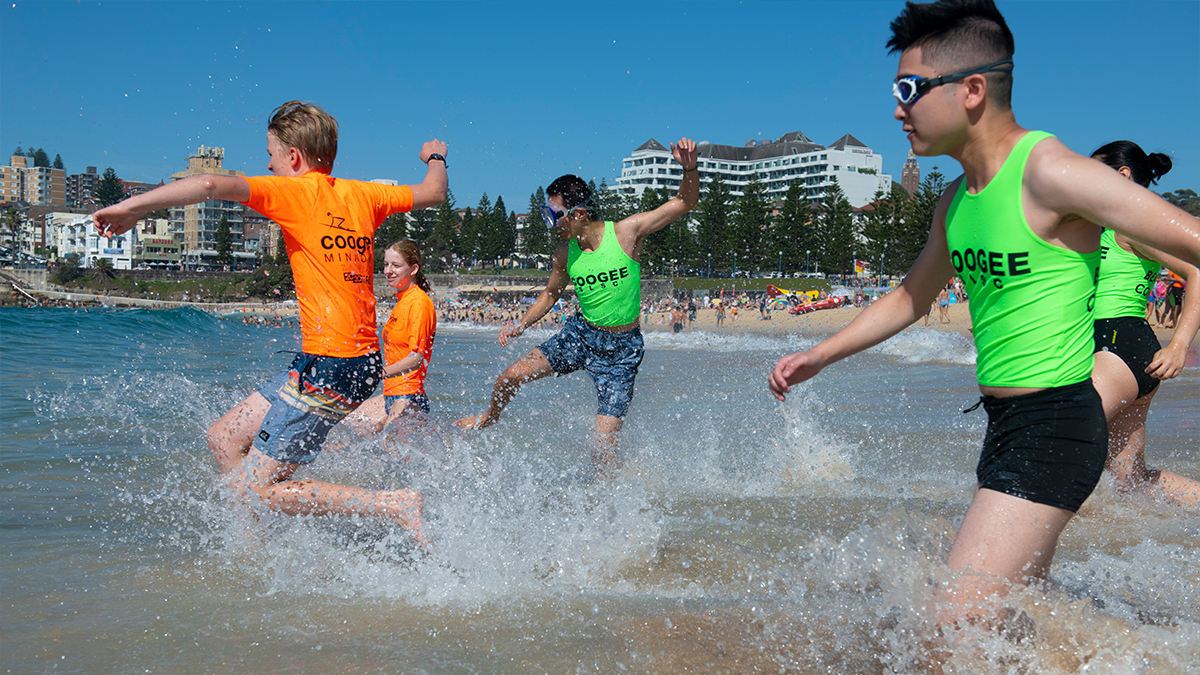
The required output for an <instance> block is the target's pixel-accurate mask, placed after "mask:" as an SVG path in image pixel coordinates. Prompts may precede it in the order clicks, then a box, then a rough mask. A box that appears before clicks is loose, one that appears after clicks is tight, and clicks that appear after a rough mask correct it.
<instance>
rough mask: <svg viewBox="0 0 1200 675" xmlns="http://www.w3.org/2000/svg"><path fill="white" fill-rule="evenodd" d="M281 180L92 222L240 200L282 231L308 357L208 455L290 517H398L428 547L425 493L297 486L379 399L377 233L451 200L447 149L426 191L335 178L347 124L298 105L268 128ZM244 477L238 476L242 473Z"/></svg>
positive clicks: (111, 226) (154, 202)
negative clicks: (389, 222)
mask: <svg viewBox="0 0 1200 675" xmlns="http://www.w3.org/2000/svg"><path fill="white" fill-rule="evenodd" d="M267 153H268V154H269V155H270V161H269V162H268V164H267V170H268V171H270V172H271V174H272V175H271V176H259V177H252V178H243V177H240V176H217V175H200V176H192V177H189V178H184V179H182V180H179V181H176V182H174V183H171V184H169V185H165V186H163V187H160V188H158V189H156V190H152V191H150V192H147V193H145V194H141V195H138V196H136V197H133V198H131V199H128V200H125V201H123V202H121V203H119V204H115V205H113V206H109V207H107V208H104V209H101V210H99V211H97V212H96V213H95V214H94V215H93V219H94V221H95V225H96V230H97V232H99V233H100V235H101V236H110V237H111V236H116V235H119V234H122V233H124V232H127V231H128V230H130V229H132V228H133V226H134V225H135V224H136V223H137V221H138V219H139V218H141V217H142V216H143V215H145V214H146V213H148V212H150V211H154V210H156V209H161V208H168V207H172V206H183V205H187V204H197V203H200V202H204V201H207V200H210V199H226V200H230V201H237V202H241V203H243V204H246V205H247V206H249V207H251V208H253V209H254V210H256V211H258V212H259V213H262V214H263V215H265V216H267V217H269V218H271V219H272V220H274V221H275V222H277V223H279V225H280V227H281V229H282V230H283V237H284V243H285V245H286V246H287V252H288V260H289V262H290V263H291V266H292V273H293V276H294V277H295V280H296V297H297V299H298V300H299V303H300V327H301V333H302V336H303V341H302V345H303V346H302V349H303V353H301V354H300V355H299V356H297V357H296V359H295V360H294V361H293V362H292V365H291V367H290V368H289V369H288V370H287V371H286V372H284V373H280V374H279V375H278V376H276V377H275V378H273V379H271V380H269V381H268V382H267V383H266V384H264V385H263V386H262V387H261V388H260V389H259V390H258V391H256V392H254V393H252V394H250V395H249V396H247V397H246V398H245V400H243V401H242V402H241V403H239V404H238V405H237V406H235V407H234V408H233V409H232V410H230V411H229V412H228V413H226V414H225V416H224V417H222V418H221V419H219V420H217V422H216V423H214V424H213V425H212V426H211V427H209V430H208V445H209V448H210V449H211V450H212V452H213V455H214V457H216V460H217V463H218V464H219V465H220V468H221V471H222V473H226V474H234V475H233V476H232V478H233V484H234V486H235V487H236V488H238V489H239V490H248V491H250V492H253V493H255V494H257V495H258V496H259V497H260V498H262V499H263V501H265V502H266V503H267V505H268V506H269V507H270V508H272V509H275V510H278V511H282V512H284V513H288V514H293V515H299V514H315V515H323V514H327V513H338V514H359V515H374V516H382V517H386V518H390V519H392V520H394V521H396V522H397V523H399V524H400V526H401V527H404V528H405V529H407V530H409V531H410V532H411V533H412V535H413V536H414V538H416V539H417V540H418V541H420V542H422V543H425V542H426V539H425V537H424V535H423V534H422V532H421V504H422V499H421V495H419V494H417V493H416V492H414V491H413V490H367V489H364V488H354V487H348V486H343V485H334V484H331V483H325V482H322V481H315V480H290V478H291V476H292V474H293V473H295V471H296V470H297V469H298V468H300V466H302V465H304V464H308V463H310V462H312V461H313V460H315V459H316V457H317V455H318V454H319V453H320V448H321V444H322V443H323V442H324V440H325V437H326V435H328V433H329V430H330V429H331V428H333V426H334V425H336V424H337V423H338V421H340V420H341V419H342V418H344V417H345V416H346V415H347V414H348V413H350V412H351V411H353V410H354V409H355V408H357V407H358V406H359V405H360V404H361V403H362V402H363V401H365V400H366V399H367V398H368V397H369V396H370V395H371V393H372V392H373V391H374V390H375V386H376V384H378V382H379V380H380V379H381V377H382V360H381V358H380V355H379V340H378V337H377V336H376V329H375V293H374V278H373V274H372V273H373V265H374V248H373V240H374V235H375V230H376V229H377V228H378V227H379V225H380V223H382V222H383V220H384V219H385V218H387V217H388V216H389V215H391V214H393V213H399V212H405V211H409V210H411V209H414V208H418V209H420V208H427V207H430V206H435V205H437V204H441V203H442V202H443V201H445V198H446V189H447V183H448V180H447V176H446V158H445V154H446V144H445V143H442V142H441V141H437V140H433V141H429V142H427V143H425V144H424V146H423V147H422V148H421V160H422V161H423V162H425V163H426V164H427V165H428V167H429V168H428V170H427V173H426V175H425V179H424V181H422V182H421V183H420V184H419V185H412V186H388V185H380V184H376V183H365V182H360V181H350V180H342V179H337V178H333V177H332V176H330V173H331V171H332V170H333V162H334V159H335V158H336V157H337V121H336V120H334V119H333V117H331V116H330V115H329V114H328V113H326V112H325V111H324V110H321V109H320V108H319V107H317V106H315V105H312V104H308V103H302V102H300V101H289V102H287V103H284V104H283V105H281V106H280V107H278V108H276V109H275V111H274V112H273V113H272V116H271V121H270V123H269V124H268V125H267ZM235 470H240V471H237V473H236V474H235Z"/></svg>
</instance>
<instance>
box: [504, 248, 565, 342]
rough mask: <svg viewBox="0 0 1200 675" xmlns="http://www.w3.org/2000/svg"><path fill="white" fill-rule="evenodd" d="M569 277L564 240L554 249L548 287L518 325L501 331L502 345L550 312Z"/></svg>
mask: <svg viewBox="0 0 1200 675" xmlns="http://www.w3.org/2000/svg"><path fill="white" fill-rule="evenodd" d="M567 279H568V277H567V243H566V242H563V243H561V244H559V245H558V248H556V249H554V259H553V267H552V268H551V270H550V279H549V280H548V281H547V282H546V288H545V289H544V290H543V291H542V294H541V295H539V296H538V299H537V301H536V302H534V303H533V305H532V306H531V307H530V308H529V311H527V312H525V316H523V317H521V320H520V321H518V322H517V323H516V325H514V326H505V327H504V329H503V330H501V331H500V338H499V339H500V345H501V346H503V347H507V346H508V340H509V338H515V337H518V336H519V335H521V333H524V332H525V329H526V328H528V327H530V326H532V325H533V324H535V323H537V322H538V321H539V320H541V318H542V317H543V316H546V312H549V311H550V309H551V308H552V307H554V303H556V302H558V299H559V298H561V297H562V294H563V290H564V289H565V288H566V287H567Z"/></svg>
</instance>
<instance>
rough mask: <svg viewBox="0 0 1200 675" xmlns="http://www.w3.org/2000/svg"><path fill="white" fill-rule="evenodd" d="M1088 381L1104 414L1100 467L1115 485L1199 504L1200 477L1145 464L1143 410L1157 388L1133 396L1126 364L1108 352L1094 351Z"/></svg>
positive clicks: (1133, 381)
mask: <svg viewBox="0 0 1200 675" xmlns="http://www.w3.org/2000/svg"><path fill="white" fill-rule="evenodd" d="M1092 381H1093V382H1094V383H1095V385H1096V391H1098V392H1100V399H1101V400H1102V401H1103V402H1104V416H1105V417H1106V418H1108V458H1107V459H1106V461H1105V463H1104V468H1105V469H1107V470H1109V471H1111V472H1112V474H1113V477H1114V478H1115V479H1116V482H1117V489H1118V490H1120V491H1121V492H1133V491H1144V492H1147V493H1151V494H1158V495H1160V496H1162V497H1165V498H1167V499H1170V500H1172V501H1175V502H1178V503H1179V504H1183V505H1184V506H1196V505H1198V504H1200V481H1195V480H1192V479H1190V478H1185V477H1183V476H1180V475H1179V474H1175V473H1171V472H1170V471H1156V470H1154V469H1151V468H1149V467H1147V466H1146V414H1147V413H1148V412H1149V411H1150V403H1151V401H1153V400H1154V394H1156V393H1157V392H1158V390H1157V389H1155V390H1154V391H1152V392H1150V393H1149V394H1146V396H1144V397H1143V398H1139V399H1135V397H1136V396H1137V380H1136V379H1134V376H1133V373H1131V372H1130V371H1129V366H1127V365H1125V362H1124V361H1122V360H1121V358H1120V357H1119V356H1117V355H1116V354H1110V353H1108V352H1097V353H1096V364H1095V367H1094V368H1093V369H1092Z"/></svg>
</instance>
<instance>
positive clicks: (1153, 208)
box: [1024, 139, 1200, 266]
mask: <svg viewBox="0 0 1200 675" xmlns="http://www.w3.org/2000/svg"><path fill="white" fill-rule="evenodd" d="M1043 146H1045V147H1044V148H1043ZM1024 185H1025V187H1026V189H1027V190H1029V195H1030V197H1031V198H1032V200H1033V203H1032V204H1029V206H1030V207H1031V210H1032V211H1033V212H1035V213H1036V212H1037V211H1040V212H1042V213H1043V214H1045V213H1049V214H1052V215H1053V217H1054V219H1055V220H1063V219H1065V218H1067V217H1069V216H1071V215H1076V216H1079V217H1082V218H1084V219H1085V220H1087V221H1090V222H1092V223H1095V224H1097V225H1100V226H1101V227H1107V228H1109V229H1112V230H1115V231H1116V232H1117V233H1119V234H1123V235H1125V236H1126V237H1128V238H1129V239H1131V240H1133V241H1134V242H1137V243H1138V244H1142V245H1146V246H1149V247H1151V248H1154V249H1157V250H1158V251H1161V252H1164V253H1167V254H1169V255H1172V256H1175V257H1176V258H1178V259H1180V260H1182V261H1183V262H1185V263H1187V264H1189V265H1193V266H1200V220H1197V219H1196V217H1195V216H1192V215H1191V214H1189V213H1188V212H1186V211H1184V210H1183V209H1181V208H1179V207H1177V206H1175V205H1173V204H1171V203H1170V202H1168V201H1167V200H1165V199H1163V198H1162V197H1160V196H1158V195H1156V194H1154V193H1153V192H1151V191H1150V190H1147V189H1146V188H1144V187H1142V186H1140V185H1138V184H1137V183H1134V182H1133V181H1131V180H1127V179H1126V178H1125V177H1124V176H1122V175H1121V174H1119V173H1117V172H1116V171H1113V170H1112V169H1111V168H1109V167H1108V166H1106V165H1105V164H1103V163H1101V162H1098V161H1096V160H1093V159H1089V158H1087V157H1083V156H1081V155H1077V154H1075V153H1074V152H1071V151H1070V150H1069V149H1067V147H1066V146H1064V145H1063V144H1062V143H1059V142H1058V141H1055V140H1054V139H1050V140H1048V141H1043V142H1042V143H1039V144H1038V145H1036V146H1034V151H1033V152H1032V153H1031V154H1030V163H1029V164H1028V165H1027V167H1026V175H1025V180H1024ZM1028 215H1029V211H1027V216H1028ZM1036 217H1037V215H1034V218H1036ZM1030 225H1031V226H1033V225H1034V223H1033V222H1032V220H1031V223H1030Z"/></svg>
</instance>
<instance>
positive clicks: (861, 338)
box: [767, 179, 961, 401]
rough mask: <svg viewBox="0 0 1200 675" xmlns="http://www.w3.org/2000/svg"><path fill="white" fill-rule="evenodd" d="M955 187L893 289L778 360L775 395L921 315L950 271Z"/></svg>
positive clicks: (769, 381) (770, 379) (771, 380)
mask: <svg viewBox="0 0 1200 675" xmlns="http://www.w3.org/2000/svg"><path fill="white" fill-rule="evenodd" d="M959 180H961V179H959ZM957 189H958V181H955V182H953V183H951V184H950V187H948V188H946V191H945V192H944V193H943V194H942V198H941V200H940V201H939V202H938V206H937V211H936V212H935V213H934V216H933V227H932V229H930V231H929V239H928V241H926V242H925V248H924V250H922V251H921V255H920V256H918V257H917V261H916V262H915V263H913V266H912V269H910V270H909V271H908V275H907V276H905V277H904V281H902V282H901V283H900V285H899V286H898V287H896V290H894V291H892V292H891V293H888V294H887V295H885V296H883V297H882V298H880V299H879V300H878V301H877V302H875V303H872V304H870V305H868V306H867V308H866V309H864V310H863V311H862V312H861V313H860V314H859V315H858V316H856V317H855V318H854V320H853V321H851V322H850V324H849V325H848V326H846V327H845V328H843V329H842V330H840V331H838V332H837V333H835V334H834V335H832V336H831V337H829V338H828V339H826V340H824V341H822V342H821V343H820V344H818V345H816V346H815V347H813V348H812V349H810V350H808V351H806V352H796V353H795V354H791V355H788V356H785V357H783V358H781V359H779V362H778V363H776V364H775V369H774V370H772V371H771V374H770V375H769V376H768V377H767V385H768V387H769V388H770V389H771V393H772V394H773V395H774V396H775V398H777V399H779V400H780V401H782V400H784V399H785V398H786V397H785V394H787V393H789V392H791V386H792V385H793V384H799V383H800V382H803V381H805V380H808V379H810V378H812V377H814V376H816V374H817V373H819V372H821V369H823V368H824V367H825V366H827V365H829V364H831V363H835V362H837V361H840V360H841V359H844V358H846V357H847V356H850V355H851V354H857V353H858V352H861V351H862V350H864V349H868V348H870V347H873V346H875V345H877V344H879V343H880V342H883V341H884V340H886V339H888V338H890V337H891V336H893V335H895V334H896V333H899V332H900V331H902V330H904V329H905V328H907V327H908V326H910V325H912V324H913V323H914V322H916V321H917V319H920V318H921V317H923V316H925V308H926V307H929V305H930V304H931V303H932V302H933V300H934V298H936V297H937V295H938V292H939V291H940V290H941V289H942V287H943V286H944V285H945V283H946V280H947V279H949V278H950V277H951V276H953V274H954V267H953V266H952V265H951V264H950V249H949V246H948V245H947V243H946V211H947V208H948V207H949V204H950V199H951V196H952V195H953V194H954V192H955V191H956V190H957Z"/></svg>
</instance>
